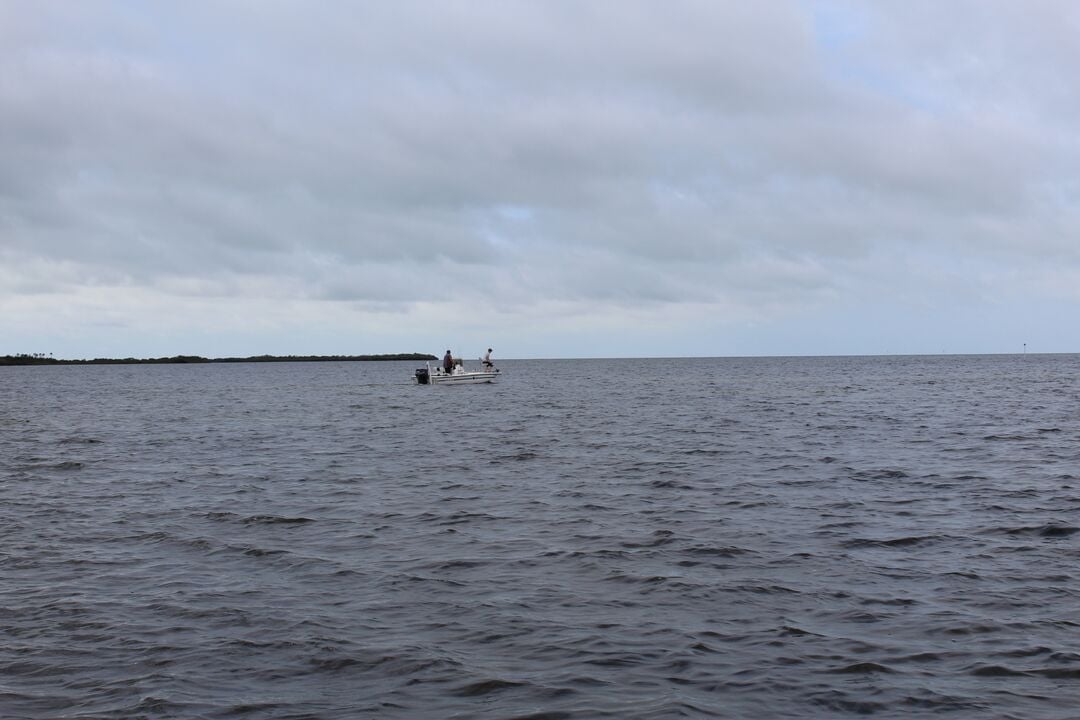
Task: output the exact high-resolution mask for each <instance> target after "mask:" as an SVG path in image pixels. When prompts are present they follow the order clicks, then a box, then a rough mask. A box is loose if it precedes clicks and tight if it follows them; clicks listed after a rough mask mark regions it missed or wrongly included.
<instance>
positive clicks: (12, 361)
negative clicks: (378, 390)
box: [0, 353, 438, 365]
mask: <svg viewBox="0 0 1080 720" xmlns="http://www.w3.org/2000/svg"><path fill="white" fill-rule="evenodd" d="M437 359H438V358H436V357H435V356H434V355H428V354H426V353H392V354H388V355H252V356H251V357H226V358H205V357H201V356H199V355H174V356H173V357H160V358H94V359H92V360H64V359H60V358H52V357H45V356H42V355H0V365H184V364H198V363H259V362H351V361H380V360H437Z"/></svg>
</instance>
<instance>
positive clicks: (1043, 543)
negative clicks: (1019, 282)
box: [0, 355, 1080, 720]
mask: <svg viewBox="0 0 1080 720" xmlns="http://www.w3.org/2000/svg"><path fill="white" fill-rule="evenodd" d="M414 367H415V363H399V362H387V363H363V362H356V363H295V364H293V363H283V364H237V365H172V366H160V365H145V366H87V367H9V368H0V717H3V718H8V719H13V718H34V719H38V718H57V719H59V718H65V719H82V720H85V719H88V718H125V719H127V718H311V719H316V718H318V719H322V718H327V719H346V718H365V717H372V718H375V717H378V718H393V719H396V718H409V719H414V718H518V719H522V718H531V719H533V720H541V719H543V720H555V719H557V718H581V719H585V718H681V717H687V718H706V717H721V718H723V717H730V718H748V717H753V718H762V717H770V718H773V717H776V718H781V717H792V718H795V717H799V718H802V717H845V716H856V715H873V716H878V717H910V716H913V715H929V714H944V715H946V716H948V717H978V718H1050V717H1076V716H1077V713H1080V710H1078V708H1080V590H1078V588H1080V583H1078V579H1080V535H1078V530H1080V382H1078V379H1077V377H1078V373H1080V356H1070V355H1063V356H1036V355H1026V356H985V357H984V356H965V357H950V356H941V357H874V358H785V359H780V358H773V359H761V358H754V359H749V358H747V359H687V360H586V361H569V360H564V361H553V362H540V361H517V362H504V363H501V367H502V368H503V370H504V372H505V376H504V377H503V381H502V382H501V384H498V385H493V386H486V385H473V386H462V387H443V386H435V387H432V386H416V385H413V384H411V381H410V378H411V376H412V373H413V369H414Z"/></svg>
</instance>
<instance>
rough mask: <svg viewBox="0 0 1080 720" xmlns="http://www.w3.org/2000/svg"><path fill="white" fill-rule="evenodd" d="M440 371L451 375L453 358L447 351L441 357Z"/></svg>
mask: <svg viewBox="0 0 1080 720" xmlns="http://www.w3.org/2000/svg"><path fill="white" fill-rule="evenodd" d="M442 369H443V370H444V371H445V372H447V373H452V372H453V371H454V356H453V355H451V354H450V351H449V350H447V351H446V354H445V355H443V358H442Z"/></svg>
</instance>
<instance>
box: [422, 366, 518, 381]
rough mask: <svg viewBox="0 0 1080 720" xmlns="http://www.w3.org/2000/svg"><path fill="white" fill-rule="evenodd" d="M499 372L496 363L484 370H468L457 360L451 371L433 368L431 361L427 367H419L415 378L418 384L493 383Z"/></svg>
mask: <svg viewBox="0 0 1080 720" xmlns="http://www.w3.org/2000/svg"><path fill="white" fill-rule="evenodd" d="M499 374H500V373H499V369H498V368H497V367H495V366H494V365H492V366H490V367H485V368H484V369H482V370H466V369H465V366H464V365H463V364H461V362H460V361H457V362H456V363H455V364H454V369H453V370H451V371H450V372H446V371H445V370H443V369H442V368H441V367H435V368H432V367H431V363H427V367H422V368H417V370H416V376H415V378H416V384H417V385H474V384H476V383H493V382H495V380H496V379H498V377H499Z"/></svg>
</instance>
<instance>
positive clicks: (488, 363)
mask: <svg viewBox="0 0 1080 720" xmlns="http://www.w3.org/2000/svg"><path fill="white" fill-rule="evenodd" d="M483 363H484V369H485V370H490V369H491V368H493V367H495V363H493V362H491V348H488V351H487V352H486V353H484V359H483Z"/></svg>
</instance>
